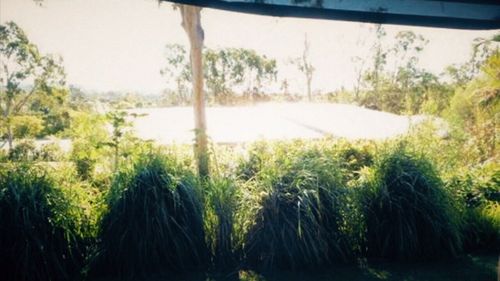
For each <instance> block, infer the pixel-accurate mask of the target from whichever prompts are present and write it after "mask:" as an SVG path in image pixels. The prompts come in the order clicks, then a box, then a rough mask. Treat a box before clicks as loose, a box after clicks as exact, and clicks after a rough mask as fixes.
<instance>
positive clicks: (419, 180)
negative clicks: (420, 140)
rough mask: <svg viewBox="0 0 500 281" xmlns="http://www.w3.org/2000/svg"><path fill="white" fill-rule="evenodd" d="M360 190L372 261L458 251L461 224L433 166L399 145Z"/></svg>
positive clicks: (451, 253) (382, 157)
mask: <svg viewBox="0 0 500 281" xmlns="http://www.w3.org/2000/svg"><path fill="white" fill-rule="evenodd" d="M363 181H364V184H365V186H364V188H363V189H362V191H361V194H360V195H361V203H362V209H363V213H364V217H365V221H366V248H367V254H368V255H369V256H370V257H379V258H387V259H395V260H418V259H427V258H438V257H446V256H453V255H456V254H457V253H459V252H460V249H461V235H460V228H459V227H460V222H459V219H458V215H457V212H456V208H455V206H454V205H453V204H452V201H451V198H450V196H449V194H448V193H447V192H446V190H445V189H444V188H443V184H442V182H441V180H440V178H439V177H438V174H437V172H436V170H435V168H434V166H433V165H432V164H431V163H430V162H429V161H427V160H426V159H424V158H422V157H419V156H417V155H415V154H413V153H411V152H410V151H409V150H408V149H406V148H404V147H403V146H397V147H396V148H392V149H389V150H388V151H386V152H384V153H382V154H381V155H380V158H379V159H378V160H377V161H376V163H375V166H374V168H373V170H372V171H371V173H369V174H368V175H365V178H364V179H363Z"/></svg>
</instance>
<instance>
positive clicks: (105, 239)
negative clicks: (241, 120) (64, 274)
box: [90, 154, 208, 278]
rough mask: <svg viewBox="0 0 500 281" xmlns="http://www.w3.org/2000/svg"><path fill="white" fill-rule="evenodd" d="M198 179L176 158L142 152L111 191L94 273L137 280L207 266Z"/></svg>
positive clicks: (94, 263) (115, 181)
mask: <svg viewBox="0 0 500 281" xmlns="http://www.w3.org/2000/svg"><path fill="white" fill-rule="evenodd" d="M197 186H198V182H197V180H196V177H195V176H194V175H193V174H192V173H191V172H189V171H188V170H186V169H185V168H183V167H182V166H181V165H180V164H179V163H177V162H176V160H175V159H174V158H172V157H166V156H162V155H159V154H147V155H143V156H142V157H141V158H140V159H139V160H138V161H137V163H136V164H135V165H134V167H133V168H132V169H130V170H129V171H126V172H123V173H120V174H119V175H118V176H117V177H116V179H115V180H114V183H113V186H112V188H111V191H110V193H109V195H108V205H109V210H108V211H107V213H105V214H104V216H103V218H102V221H101V224H100V225H101V227H100V233H99V241H98V246H97V251H96V253H95V255H94V256H93V258H92V262H91V265H90V275H91V276H114V277H119V278H136V277H142V276H146V275H150V274H157V273H162V272H165V271H178V272H182V271H188V270H195V269H202V268H204V267H205V266H206V263H207V255H208V249H207V247H206V244H205V232H204V229H203V205H202V202H201V199H200V196H199V194H198V193H199V191H198V189H197Z"/></svg>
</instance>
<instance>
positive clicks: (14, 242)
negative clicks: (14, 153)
mask: <svg viewBox="0 0 500 281" xmlns="http://www.w3.org/2000/svg"><path fill="white" fill-rule="evenodd" d="M6 165H9V166H3V167H2V169H1V170H0V249H1V250H0V251H1V253H0V272H2V278H3V280H70V279H72V278H74V277H75V276H76V275H77V274H78V273H79V270H80V268H81V266H82V264H83V261H84V257H85V243H84V240H85V239H86V237H85V236H86V234H87V233H88V232H87V230H88V229H89V227H88V224H87V223H88V221H87V220H86V215H85V214H84V209H83V208H82V206H81V201H80V199H81V197H80V196H79V195H74V194H73V195H71V194H70V192H69V190H73V189H79V188H78V187H77V186H72V187H71V188H69V187H64V186H61V185H60V184H61V183H60V182H59V181H57V180H56V179H55V177H52V176H49V175H48V172H47V171H46V170H43V169H41V168H39V167H34V166H26V165H15V166H14V165H11V164H6ZM4 168H7V169H4ZM52 173H53V171H52ZM72 192H74V191H72Z"/></svg>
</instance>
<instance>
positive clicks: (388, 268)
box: [102, 256, 499, 281]
mask: <svg viewBox="0 0 500 281" xmlns="http://www.w3.org/2000/svg"><path fill="white" fill-rule="evenodd" d="M498 262H499V257H498V256H467V257H463V258H460V259H457V260H453V261H441V262H433V263H388V262H369V263H367V264H366V265H358V266H356V265H345V266H337V267H334V268H330V269H328V270H325V271H321V272H317V271H316V272H300V273H297V272H273V273H256V272H252V271H240V272H234V273H227V274H218V275H210V274H205V273H193V274H188V275H169V276H164V277H161V278H160V277H157V278H148V279H144V281H170V280H176V281H330V280H331V281H380V280H387V281H438V280H439V281H452V280H453V281H456V280H461V281H495V280H497V270H498ZM102 281H111V280H102ZM113 281H114V280H113Z"/></svg>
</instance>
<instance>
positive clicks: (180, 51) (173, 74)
mask: <svg viewBox="0 0 500 281" xmlns="http://www.w3.org/2000/svg"><path fill="white" fill-rule="evenodd" d="M165 55H166V59H167V65H166V66H165V68H163V69H162V70H160V73H161V74H162V75H164V76H167V77H168V78H170V79H174V81H175V84H176V87H177V97H178V103H180V104H185V103H187V102H188V101H189V100H190V97H189V91H190V89H189V87H188V84H189V83H190V81H191V69H190V66H189V58H188V57H187V52H186V49H185V48H184V47H183V46H181V45H179V44H169V45H167V47H166V52H165Z"/></svg>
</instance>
